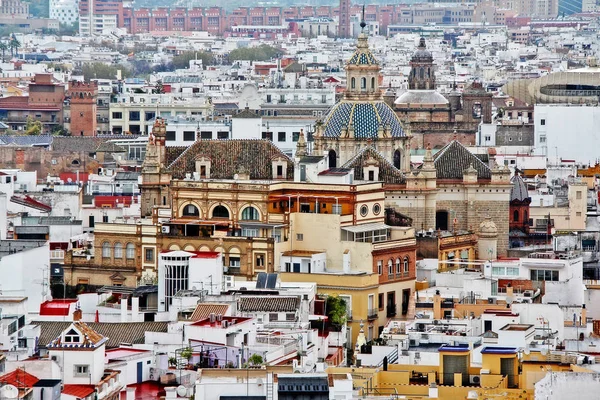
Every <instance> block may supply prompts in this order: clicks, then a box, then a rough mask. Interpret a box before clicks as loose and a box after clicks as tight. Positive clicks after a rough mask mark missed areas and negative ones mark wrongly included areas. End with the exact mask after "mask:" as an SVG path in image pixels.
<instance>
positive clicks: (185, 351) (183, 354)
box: [180, 347, 193, 360]
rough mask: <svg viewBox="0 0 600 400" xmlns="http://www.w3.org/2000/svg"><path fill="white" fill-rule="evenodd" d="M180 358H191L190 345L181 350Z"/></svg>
mask: <svg viewBox="0 0 600 400" xmlns="http://www.w3.org/2000/svg"><path fill="white" fill-rule="evenodd" d="M180 354H181V358H183V359H185V360H189V359H190V358H192V354H193V351H192V348H191V347H186V348H185V349H183V350H181V353H180Z"/></svg>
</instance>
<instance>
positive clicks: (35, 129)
mask: <svg viewBox="0 0 600 400" xmlns="http://www.w3.org/2000/svg"><path fill="white" fill-rule="evenodd" d="M42 129H43V126H42V123H41V122H40V121H37V120H34V119H33V118H31V117H27V122H26V123H25V133H26V134H27V135H39V134H41V133H42Z"/></svg>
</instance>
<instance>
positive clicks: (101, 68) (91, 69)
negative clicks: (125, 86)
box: [81, 62, 129, 81]
mask: <svg viewBox="0 0 600 400" xmlns="http://www.w3.org/2000/svg"><path fill="white" fill-rule="evenodd" d="M118 70H121V76H122V77H123V78H126V77H128V76H129V70H128V69H127V68H125V67H124V66H122V65H107V64H104V63H99V62H96V63H91V64H85V65H84V66H83V67H82V68H81V72H82V74H83V78H84V79H85V81H89V80H90V79H117V71H118Z"/></svg>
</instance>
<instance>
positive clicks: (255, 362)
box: [248, 353, 263, 366]
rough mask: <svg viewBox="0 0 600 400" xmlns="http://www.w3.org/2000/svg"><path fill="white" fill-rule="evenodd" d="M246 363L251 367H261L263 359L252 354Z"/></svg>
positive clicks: (258, 355)
mask: <svg viewBox="0 0 600 400" xmlns="http://www.w3.org/2000/svg"><path fill="white" fill-rule="evenodd" d="M248 362H249V363H250V365H252V366H257V365H262V363H263V358H262V356H261V355H260V354H256V353H254V354H252V355H251V356H250V358H249V359H248Z"/></svg>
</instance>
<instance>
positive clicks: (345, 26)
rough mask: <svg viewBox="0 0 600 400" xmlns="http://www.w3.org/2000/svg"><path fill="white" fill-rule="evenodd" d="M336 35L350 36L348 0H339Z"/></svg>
mask: <svg viewBox="0 0 600 400" xmlns="http://www.w3.org/2000/svg"><path fill="white" fill-rule="evenodd" d="M338 37H341V38H348V37H350V0H340V15H339V23H338Z"/></svg>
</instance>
